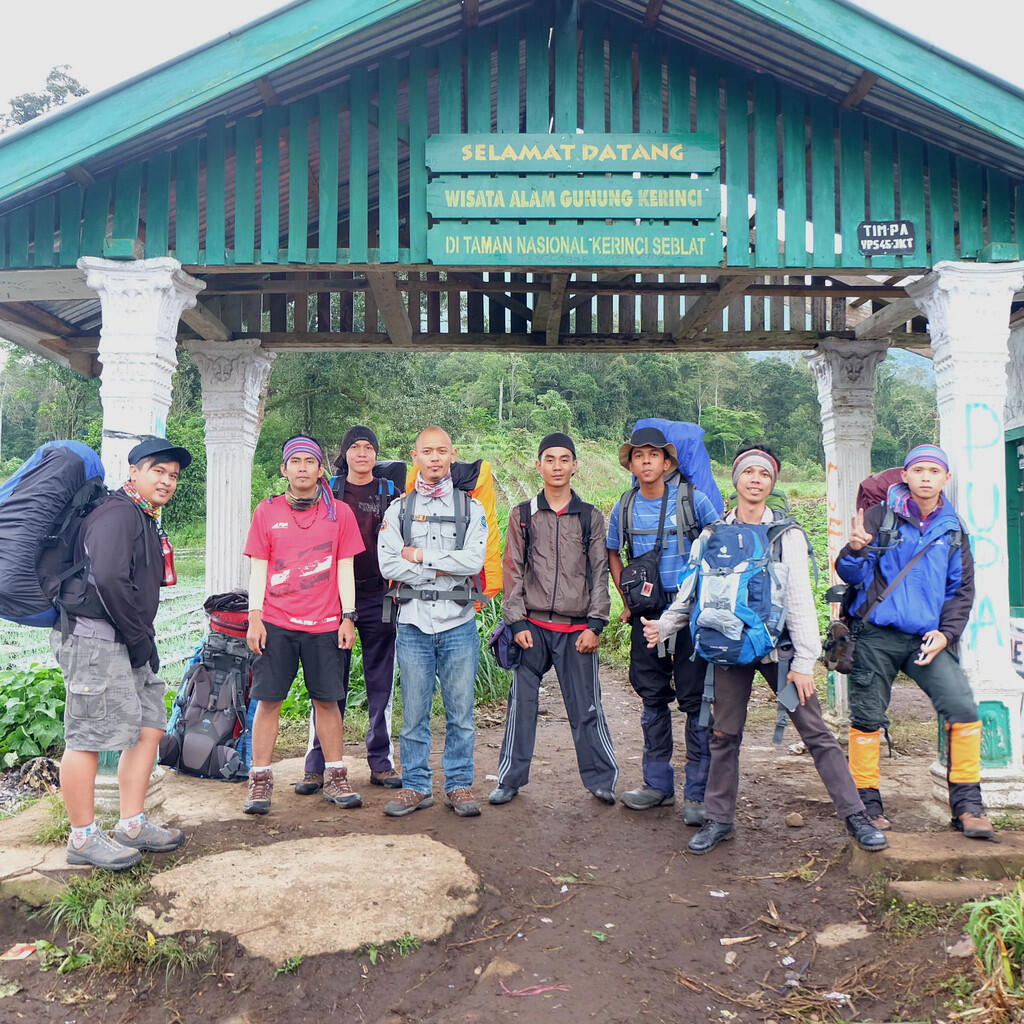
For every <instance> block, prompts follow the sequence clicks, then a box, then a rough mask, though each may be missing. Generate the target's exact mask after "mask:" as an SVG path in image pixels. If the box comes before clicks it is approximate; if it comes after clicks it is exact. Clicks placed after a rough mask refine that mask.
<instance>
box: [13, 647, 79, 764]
mask: <svg viewBox="0 0 1024 1024" xmlns="http://www.w3.org/2000/svg"><path fill="white" fill-rule="evenodd" d="M64 700H65V693H64V677H63V676H62V675H61V673H60V669H57V668H43V667H42V666H41V665H33V666H32V667H31V668H29V669H25V670H19V671H9V672H0V762H2V763H3V765H4V766H5V767H7V768H10V767H11V766H12V765H16V764H20V763H21V762H22V761H27V760H28V759H29V758H32V757H39V755H40V754H45V753H46V752H47V751H48V750H52V749H53V748H54V747H55V746H57V744H58V743H59V741H60V739H61V737H62V736H63V733H64Z"/></svg>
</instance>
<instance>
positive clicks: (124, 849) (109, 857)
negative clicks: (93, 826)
mask: <svg viewBox="0 0 1024 1024" xmlns="http://www.w3.org/2000/svg"><path fill="white" fill-rule="evenodd" d="M140 860H142V854H141V853H140V852H139V851H138V850H133V849H131V848H130V847H128V846H122V845H121V844H120V843H119V842H117V840H115V839H111V838H110V836H108V835H107V833H106V832H104V831H103V830H102V829H97V830H96V831H95V832H93V833H92V834H91V835H88V836H86V837H85V841H84V842H83V843H82V845H81V846H76V845H75V844H74V843H73V842H72V841H71V840H70V839H69V840H68V863H69V864H90V865H91V866H92V867H94V868H103V869H104V870H105V871H124V869H125V868H132V867H135V865H136V864H138V863H139V861H140Z"/></svg>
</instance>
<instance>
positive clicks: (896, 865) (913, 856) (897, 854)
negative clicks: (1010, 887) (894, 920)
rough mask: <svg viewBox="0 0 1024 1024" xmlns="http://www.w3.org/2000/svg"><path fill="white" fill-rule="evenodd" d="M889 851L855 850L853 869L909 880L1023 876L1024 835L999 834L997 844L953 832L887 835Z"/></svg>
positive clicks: (864, 872) (895, 833) (854, 870)
mask: <svg viewBox="0 0 1024 1024" xmlns="http://www.w3.org/2000/svg"><path fill="white" fill-rule="evenodd" d="M887 836H888V839H889V848H888V849H887V850H882V851H881V852H880V853H868V852H867V851H865V850H861V849H860V848H859V847H853V856H852V858H851V861H850V869H851V870H852V871H853V872H854V873H855V874H858V875H865V876H867V875H873V874H876V873H878V872H881V873H882V874H884V875H888V876H889V877H890V878H898V879H901V880H907V881H921V880H935V879H956V878H979V879H986V878H992V879H1004V878H1013V877H1015V876H1019V875H1020V874H1022V873H1024V834H1022V833H1020V832H1008V831H1000V832H997V833H996V841H995V842H984V841H979V840H977V839H967V838H965V837H964V836H962V835H960V834H959V833H958V832H954V831H953V830H952V829H951V830H950V831H949V832H914V833H909V832H896V831H892V832H888V833H887Z"/></svg>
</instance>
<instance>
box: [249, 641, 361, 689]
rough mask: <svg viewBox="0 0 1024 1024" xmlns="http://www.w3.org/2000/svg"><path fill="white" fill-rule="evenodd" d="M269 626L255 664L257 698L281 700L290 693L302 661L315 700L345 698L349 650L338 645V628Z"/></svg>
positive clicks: (307, 686) (254, 680)
mask: <svg viewBox="0 0 1024 1024" xmlns="http://www.w3.org/2000/svg"><path fill="white" fill-rule="evenodd" d="M264 625H265V626H266V627H267V643H266V646H265V647H264V648H263V653H262V654H261V655H260V656H259V657H258V658H257V659H256V661H255V663H254V664H253V667H252V691H251V694H252V696H253V697H255V698H256V699H257V700H267V701H279V700H284V699H285V697H287V696H288V691H289V690H290V689H291V686H292V683H293V682H295V674H296V672H298V669H299V662H300V661H301V662H302V675H303V678H304V679H305V681H306V690H307V691H308V693H309V695H310V697H312V698H313V699H314V700H336V701H344V700H345V697H346V695H347V692H348V670H349V662H350V660H351V659H350V653H349V652H348V651H343V650H341V648H340V647H338V631H337V630H336V629H332V630H330V631H328V632H327V633H305V632H303V631H302V630H299V629H282V627H281V626H275V625H273V623H270V622H267V623H264Z"/></svg>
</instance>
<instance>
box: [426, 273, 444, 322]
mask: <svg viewBox="0 0 1024 1024" xmlns="http://www.w3.org/2000/svg"><path fill="white" fill-rule="evenodd" d="M427 280H428V281H440V280H441V275H440V274H427ZM440 331H441V293H440V292H427V332H428V333H430V334H439V333H440Z"/></svg>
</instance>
